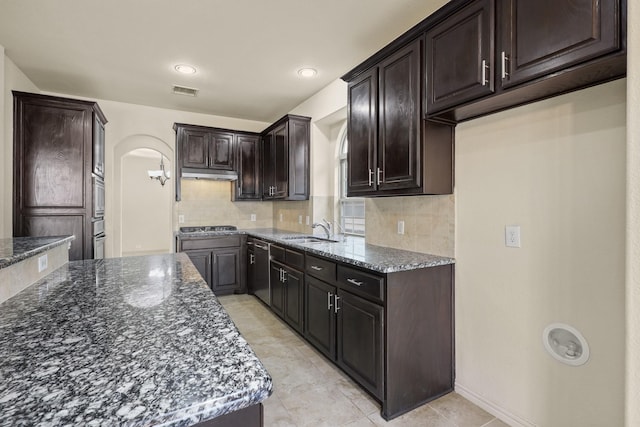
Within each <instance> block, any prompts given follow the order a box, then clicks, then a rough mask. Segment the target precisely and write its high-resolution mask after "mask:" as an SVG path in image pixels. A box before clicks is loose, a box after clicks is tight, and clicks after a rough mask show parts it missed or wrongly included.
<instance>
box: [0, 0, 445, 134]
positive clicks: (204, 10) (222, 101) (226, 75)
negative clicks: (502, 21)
mask: <svg viewBox="0 0 640 427" xmlns="http://www.w3.org/2000/svg"><path fill="white" fill-rule="evenodd" d="M446 2H447V0H228V1H222V0H0V45H2V46H4V48H5V54H6V55H7V56H8V57H9V58H10V59H11V60H12V61H13V62H15V63H16V65H17V66H18V67H19V68H20V69H21V70H22V71H23V72H24V73H25V74H26V75H27V76H28V77H29V78H30V79H31V80H32V81H33V82H34V83H35V84H36V85H37V86H38V87H39V88H40V89H41V90H42V91H47V92H58V93H64V94H69V95H76V96H83V97H88V98H96V99H107V100H113V101H121V102H127V103H134V104H142V105H150V106H156V107H163V108H170V109H176V110H185V111H193V112H200V113H207V114H215V115H222V116H229V117H238V118H245V119H251V120H258V121H267V122H270V121H274V120H276V119H278V118H279V117H280V116H281V115H283V114H286V113H287V112H288V111H290V110H291V109H292V108H294V107H295V106H297V105H298V104H299V103H300V102H302V101H303V100H305V99H307V98H308V97H310V96H311V95H313V94H314V93H316V92H318V91H319V90H320V89H322V88H323V87H325V86H326V85H328V84H329V83H331V82H332V81H334V80H335V79H337V78H339V77H340V76H341V75H342V74H344V73H346V72H347V71H349V70H350V69H352V68H353V67H355V66H356V65H358V64H359V63H360V62H362V61H363V60H365V59H366V58H367V57H369V56H371V55H372V54H373V53H375V52H376V51H377V50H379V49H380V48H382V47H383V46H385V45H386V44H387V43H389V42H390V41H391V40H393V39H394V38H396V37H397V36H399V35H400V34H402V33H403V32H404V31H406V30H407V29H409V28H410V27H412V26H413V25H415V24H416V23H418V22H420V21H421V20H422V19H424V18H425V17H426V16H427V15H429V14H430V13H432V12H433V11H435V10H436V9H438V8H439V7H440V6H442V5H443V4H445V3H446ZM178 63H188V64H192V65H194V66H195V67H197V69H198V72H197V73H196V74H195V75H192V76H184V75H179V74H178V73H176V72H175V71H174V66H175V65H176V64H178ZM303 66H308V67H313V68H316V69H317V70H318V75H317V77H315V78H314V79H311V80H309V79H301V78H300V77H298V75H297V70H298V69H299V68H301V67H303ZM173 84H179V85H183V86H188V87H193V88H197V89H199V90H200V92H199V94H198V97H196V98H192V97H187V96H184V95H174V94H172V93H171V88H172V85H173Z"/></svg>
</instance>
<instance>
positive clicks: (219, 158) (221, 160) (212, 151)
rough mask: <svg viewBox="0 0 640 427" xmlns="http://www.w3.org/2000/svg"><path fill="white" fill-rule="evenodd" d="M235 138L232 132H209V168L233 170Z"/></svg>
mask: <svg viewBox="0 0 640 427" xmlns="http://www.w3.org/2000/svg"><path fill="white" fill-rule="evenodd" d="M233 139H234V138H233V133H231V132H211V133H210V134H209V159H208V167H209V169H215V170H233V163H234V162H233V157H234V151H233Z"/></svg>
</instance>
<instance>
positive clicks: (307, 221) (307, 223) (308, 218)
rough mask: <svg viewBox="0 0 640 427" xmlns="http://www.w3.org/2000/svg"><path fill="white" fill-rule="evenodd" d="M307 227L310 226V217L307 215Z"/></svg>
mask: <svg viewBox="0 0 640 427" xmlns="http://www.w3.org/2000/svg"><path fill="white" fill-rule="evenodd" d="M307 225H309V215H307Z"/></svg>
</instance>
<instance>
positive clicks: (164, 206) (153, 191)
mask: <svg viewBox="0 0 640 427" xmlns="http://www.w3.org/2000/svg"><path fill="white" fill-rule="evenodd" d="M164 164H165V167H167V168H168V170H171V169H170V168H171V166H172V165H173V160H168V161H167V159H165V160H164ZM159 166H160V153H158V152H157V151H155V150H154V151H150V150H134V151H130V152H129V153H128V154H126V155H124V156H123V157H122V170H121V173H122V181H123V182H124V183H125V185H121V186H120V187H121V196H122V224H121V227H122V233H121V235H122V237H121V238H122V255H123V256H132V255H147V254H154V253H171V252H173V242H172V239H171V236H170V235H169V233H168V230H171V229H172V224H171V221H172V215H171V213H172V197H171V194H172V192H171V181H170V180H169V181H167V182H166V183H165V185H164V186H162V185H160V182H159V181H158V180H151V179H149V176H148V174H147V171H148V170H157V169H158V168H159Z"/></svg>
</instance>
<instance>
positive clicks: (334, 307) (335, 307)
mask: <svg viewBox="0 0 640 427" xmlns="http://www.w3.org/2000/svg"><path fill="white" fill-rule="evenodd" d="M339 299H340V297H339V296H338V295H336V299H335V301H336V302H335V304H334V306H333V309H334V310H333V312H334V313H336V314H338V310H340V307H338V300H339Z"/></svg>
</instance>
